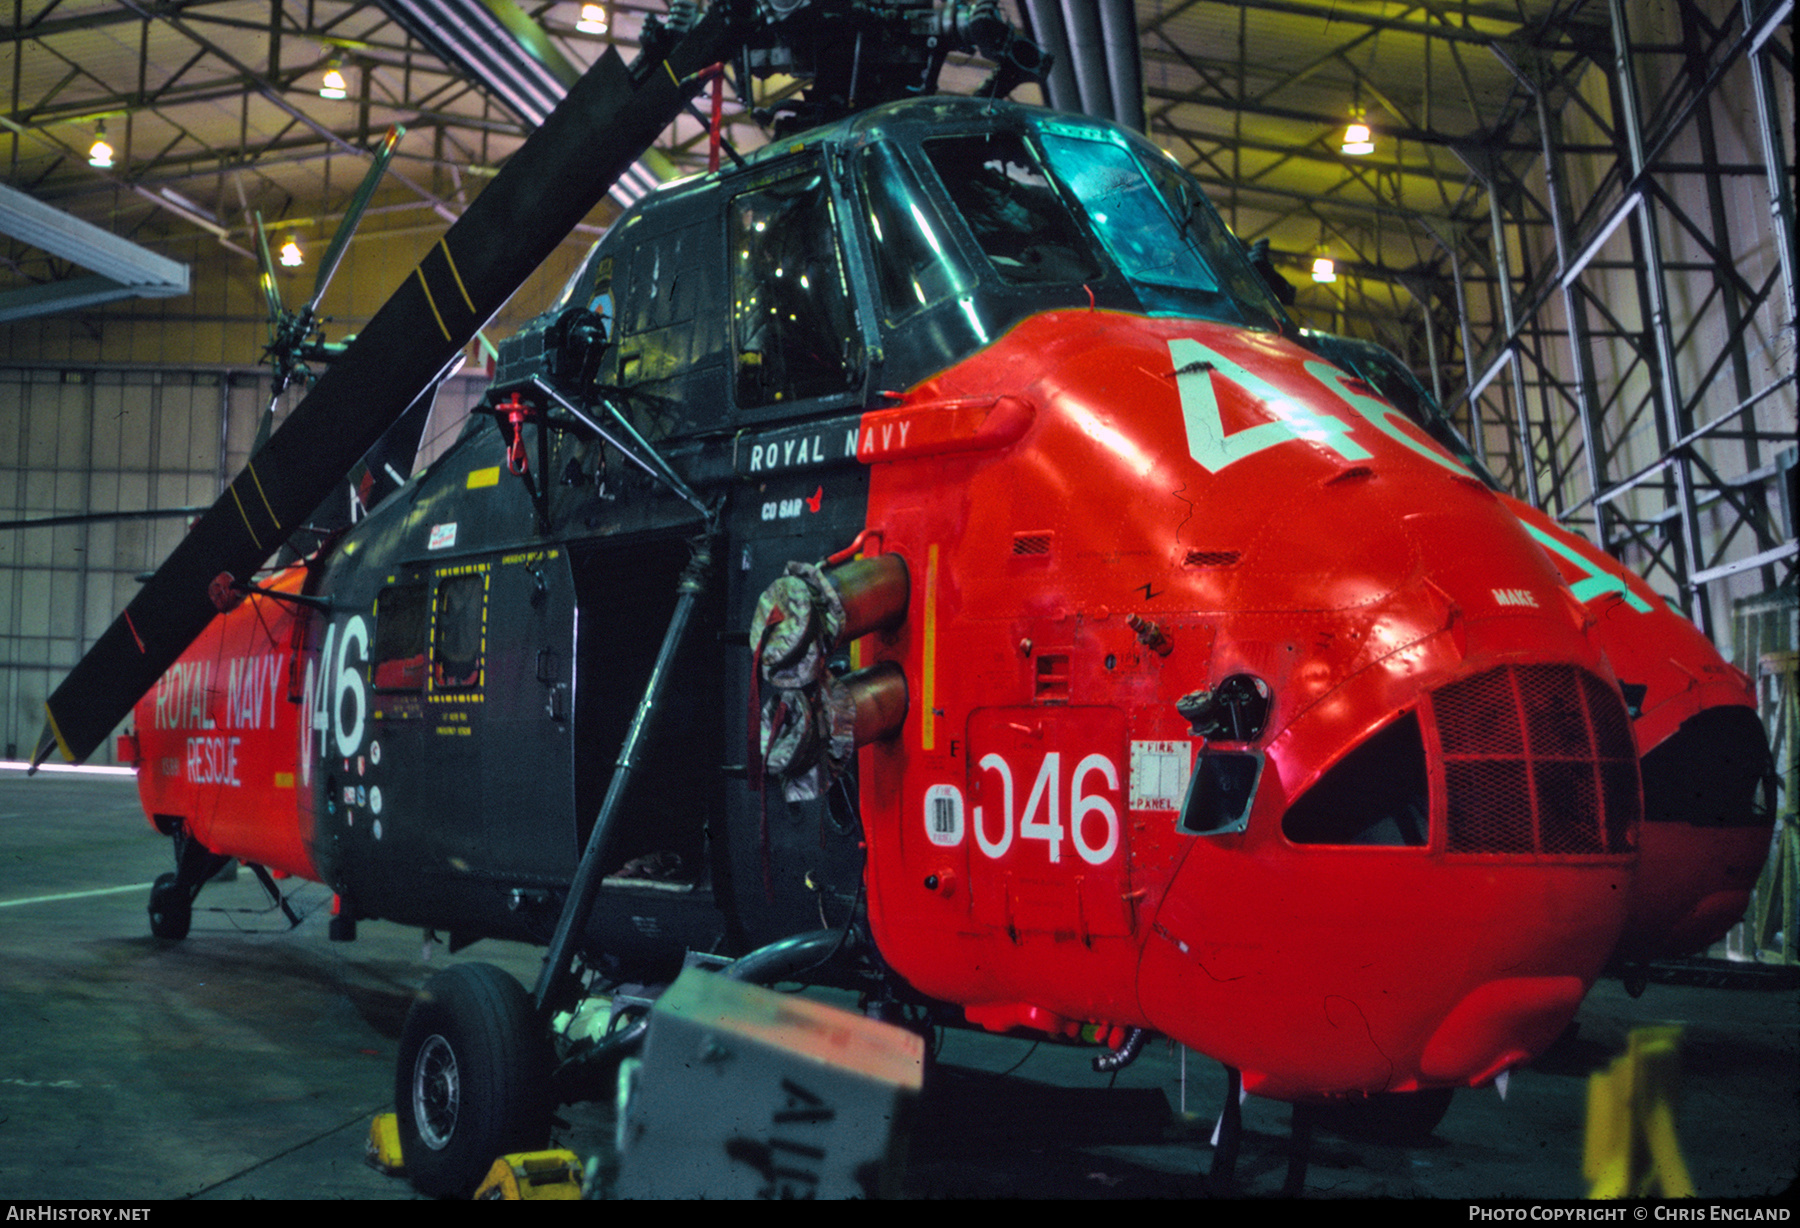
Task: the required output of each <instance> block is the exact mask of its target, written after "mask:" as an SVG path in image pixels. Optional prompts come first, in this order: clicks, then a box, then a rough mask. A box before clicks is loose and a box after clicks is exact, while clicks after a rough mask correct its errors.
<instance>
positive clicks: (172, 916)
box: [150, 873, 194, 942]
mask: <svg viewBox="0 0 1800 1228" xmlns="http://www.w3.org/2000/svg"><path fill="white" fill-rule="evenodd" d="M193 921H194V898H193V896H192V895H191V894H190V893H189V892H188V889H187V888H186V887H183V886H182V885H181V884H180V883H179V882H177V881H176V879H175V875H174V874H173V873H169V874H160V875H158V876H157V879H156V882H155V883H153V884H152V885H151V887H150V932H151V933H152V934H155V935H156V936H157V937H158V938H166V939H168V940H169V941H170V942H180V941H181V940H182V939H183V938H186V937H187V935H188V926H190V925H191V924H193Z"/></svg>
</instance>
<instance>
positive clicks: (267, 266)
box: [250, 209, 285, 341]
mask: <svg viewBox="0 0 1800 1228" xmlns="http://www.w3.org/2000/svg"><path fill="white" fill-rule="evenodd" d="M250 217H251V218H252V220H254V222H255V223H256V279H257V281H259V282H261V283H262V291H263V298H264V299H266V300H267V302H268V307H269V340H271V341H273V340H274V339H275V333H276V330H277V329H278V328H279V327H280V324H281V317H282V316H283V315H284V314H285V312H284V310H283V308H282V306H281V291H280V290H278V289H276V287H275V262H274V261H273V260H271V259H269V232H268V231H266V230H264V229H263V224H262V210H261V209H257V210H255V211H253V212H252V213H251V214H250Z"/></svg>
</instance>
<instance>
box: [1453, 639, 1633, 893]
mask: <svg viewBox="0 0 1800 1228" xmlns="http://www.w3.org/2000/svg"><path fill="white" fill-rule="evenodd" d="M1431 707H1432V712H1433V715H1434V716H1435V718H1436V720H1435V723H1436V726H1437V731H1438V739H1439V742H1440V744H1441V746H1442V749H1443V756H1444V788H1445V794H1446V808H1445V813H1446V820H1447V826H1448V841H1447V844H1446V847H1447V850H1448V851H1449V852H1452V853H1509V854H1537V855H1541V856H1546V857H1564V856H1581V855H1594V854H1623V853H1631V852H1633V851H1635V850H1636V848H1637V830H1638V822H1639V820H1640V818H1641V817H1642V802H1641V799H1640V796H1639V791H1638V780H1637V753H1636V750H1635V748H1634V746H1633V744H1632V740H1631V727H1630V721H1629V718H1628V717H1627V716H1626V713H1625V707H1624V704H1623V702H1622V701H1621V700H1620V699H1619V697H1618V696H1617V695H1616V694H1614V692H1613V690H1612V688H1611V687H1609V686H1607V685H1606V684H1605V683H1604V682H1602V681H1601V680H1600V679H1598V678H1596V677H1594V676H1593V675H1592V674H1589V673H1587V672H1585V671H1584V670H1581V669H1578V668H1576V667H1574V666H1570V665H1507V666H1502V667H1500V668H1499V669H1494V670H1489V671H1488V672H1486V673H1482V674H1476V675H1475V676H1474V677H1471V678H1465V679H1463V680H1462V681H1460V682H1454V683H1451V684H1450V685H1449V686H1447V687H1444V688H1442V689H1441V690H1438V691H1436V692H1434V693H1433V694H1432V696H1431Z"/></svg>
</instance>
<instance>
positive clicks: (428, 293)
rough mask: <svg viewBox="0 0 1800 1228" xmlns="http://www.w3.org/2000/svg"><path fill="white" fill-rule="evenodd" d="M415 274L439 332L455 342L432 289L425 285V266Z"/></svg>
mask: <svg viewBox="0 0 1800 1228" xmlns="http://www.w3.org/2000/svg"><path fill="white" fill-rule="evenodd" d="M413 272H414V273H416V274H418V276H419V289H421V290H423V291H425V303H426V305H427V306H429V307H430V308H431V315H432V318H433V319H435V320H436V321H437V326H438V331H439V332H441V333H443V334H444V340H445V341H453V340H455V338H453V337H452V336H451V335H450V330H449V329H448V328H446V327H445V326H444V317H443V315H442V314H441V313H440V312H439V311H438V308H437V300H436V299H434V298H432V297H431V287H430V286H429V285H427V284H426V283H425V266H424V265H423V264H421V265H420V266H419V267H418V268H416V269H414V270H413Z"/></svg>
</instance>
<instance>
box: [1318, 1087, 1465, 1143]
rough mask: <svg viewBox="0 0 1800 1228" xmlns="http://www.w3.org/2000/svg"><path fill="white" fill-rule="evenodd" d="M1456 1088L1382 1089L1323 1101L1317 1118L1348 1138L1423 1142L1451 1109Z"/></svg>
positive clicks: (1323, 1125)
mask: <svg viewBox="0 0 1800 1228" xmlns="http://www.w3.org/2000/svg"><path fill="white" fill-rule="evenodd" d="M1454 1095H1455V1089H1454V1088H1449V1087H1433V1088H1428V1089H1426V1090H1424V1091H1418V1092H1383V1093H1381V1094H1380V1095H1375V1096H1370V1097H1369V1098H1368V1099H1366V1100H1352V1101H1345V1102H1340V1103H1335V1104H1325V1105H1320V1106H1319V1107H1318V1109H1317V1116H1315V1117H1314V1119H1313V1120H1314V1122H1315V1123H1316V1124H1317V1125H1318V1126H1320V1127H1321V1128H1323V1129H1326V1130H1330V1131H1331V1132H1332V1133H1333V1134H1337V1135H1341V1136H1342V1137H1345V1138H1353V1139H1361V1140H1364V1141H1367V1142H1371V1143H1386V1144H1389V1145H1390V1146H1395V1147H1409V1146H1414V1145H1416V1144H1418V1143H1422V1142H1424V1141H1425V1140H1426V1139H1428V1138H1430V1137H1431V1132H1432V1131H1433V1130H1435V1129H1437V1127H1438V1123H1439V1122H1441V1121H1443V1120H1444V1114H1445V1113H1447V1112H1449V1111H1450V1101H1451V1099H1452V1098H1453V1097H1454Z"/></svg>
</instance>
